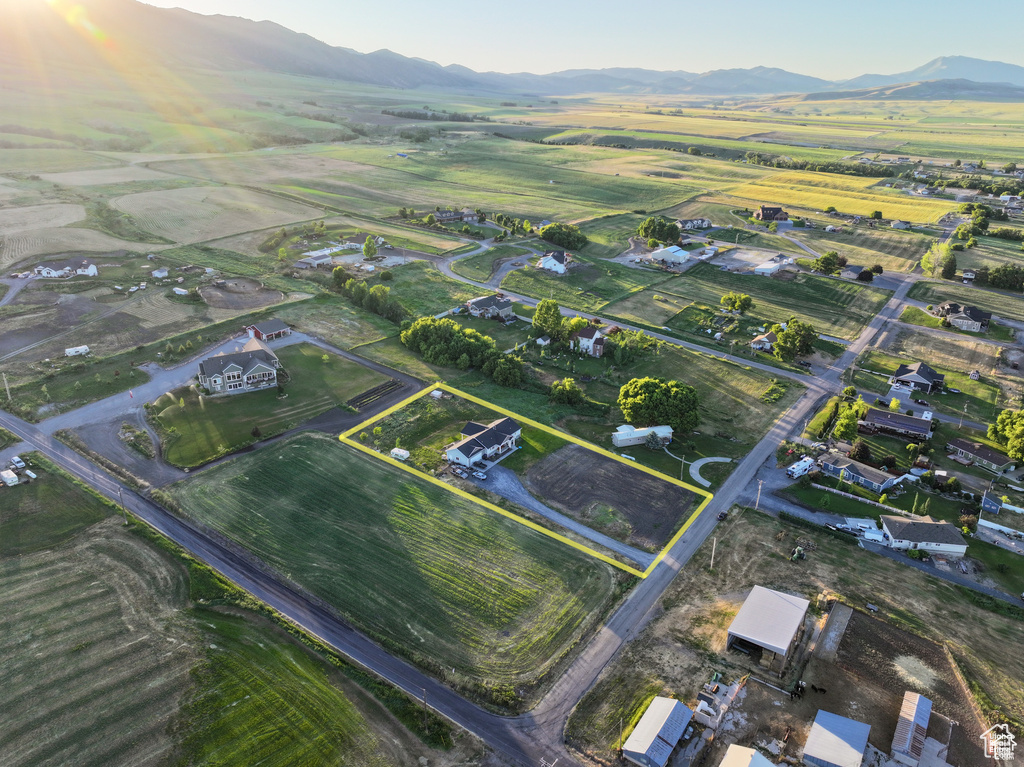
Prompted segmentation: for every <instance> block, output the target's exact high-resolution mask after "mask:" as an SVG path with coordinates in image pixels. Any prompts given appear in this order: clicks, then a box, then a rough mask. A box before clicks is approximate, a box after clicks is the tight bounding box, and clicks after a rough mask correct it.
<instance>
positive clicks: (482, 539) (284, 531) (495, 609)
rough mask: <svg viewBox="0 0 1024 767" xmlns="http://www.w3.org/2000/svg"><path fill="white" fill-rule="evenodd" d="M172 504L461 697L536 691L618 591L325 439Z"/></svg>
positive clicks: (285, 445) (201, 484)
mask: <svg viewBox="0 0 1024 767" xmlns="http://www.w3.org/2000/svg"><path fill="white" fill-rule="evenodd" d="M297 477H301V478H302V481H301V482H297V481H295V480H296V478H297ZM354 478H357V479H354ZM171 491H172V493H173V494H174V495H175V497H176V498H177V499H178V500H179V502H180V504H181V506H182V508H183V509H184V510H185V512H186V513H187V514H188V515H189V516H190V517H192V518H194V519H196V520H199V521H201V522H202V523H203V524H206V525H210V526H212V527H213V528H215V529H217V530H219V531H221V532H223V533H225V534H226V535H228V536H230V537H231V538H233V539H234V540H236V541H238V542H239V543H240V544H242V545H243V546H245V547H246V548H248V549H249V550H250V551H252V552H253V553H255V554H256V555H257V556H259V557H260V558H261V559H263V561H265V562H267V563H268V564H269V565H270V566H272V567H274V568H275V569H278V570H280V571H282V572H285V573H287V574H288V575H289V576H290V577H291V578H292V579H294V580H295V581H296V582H298V583H299V584H300V585H303V586H304V587H306V588H308V589H310V590H311V591H313V592H314V593H315V594H317V595H318V596H320V597H322V598H324V599H326V600H327V601H328V602H330V603H331V604H332V605H333V606H334V607H336V608H337V609H339V610H340V611H341V612H342V614H344V615H345V616H346V617H347V618H348V619H350V620H351V621H352V622H353V623H354V624H355V625H357V626H359V627H360V628H362V629H363V630H366V631H368V632H369V633H370V634H371V635H373V636H374V637H376V638H377V639H378V640H379V641H382V642H384V644H385V645H386V646H388V647H390V648H391V649H394V650H397V651H399V652H401V653H402V654H403V655H406V656H407V657H410V658H411V659H412V660H414V661H415V662H417V663H419V664H420V665H422V666H425V667H427V668H429V669H431V670H433V671H434V672H435V673H438V674H439V675H440V676H442V678H444V679H445V680H446V681H447V682H448V683H450V684H454V685H455V686H456V688H458V687H460V686H463V685H469V687H468V688H464V689H474V690H477V691H478V692H479V691H481V688H480V687H479V685H484V686H485V687H486V688H490V687H491V686H492V685H501V686H503V685H507V684H514V685H517V686H519V685H527V686H529V685H530V684H531V683H535V682H536V681H537V680H538V679H539V678H540V677H541V676H542V675H543V674H544V673H545V672H546V671H547V670H548V669H549V668H550V667H551V664H552V663H553V662H554V661H555V660H556V659H557V658H559V657H561V656H562V655H563V654H564V653H566V652H568V650H569V648H570V647H572V645H573V644H574V643H575V642H576V641H577V640H578V638H579V636H580V635H581V634H582V633H583V632H585V631H587V630H588V629H589V628H591V627H592V626H593V625H594V624H595V622H596V621H598V620H599V619H600V617H601V615H602V614H603V612H604V609H605V607H606V606H607V605H608V604H609V601H610V599H611V597H612V592H613V589H614V579H615V577H614V575H613V574H612V572H611V568H609V567H608V566H607V565H604V564H602V563H601V562H599V561H598V560H595V559H593V558H591V557H589V556H587V555H585V554H583V553H581V552H578V551H576V550H575V549H572V548H570V547H568V546H566V545H565V544H562V543H559V542H558V541H555V540H553V539H551V538H548V537H547V536H544V535H541V534H539V533H536V532H534V531H533V530H530V529H529V528H526V527H524V526H523V525H520V524H517V523H515V522H513V521H511V520H508V519H505V518H504V517H500V516H498V515H497V514H494V513H493V512H490V511H487V510H486V509H483V508H481V507H479V506H477V505H476V504H474V503H471V502H469V501H466V500H463V499H461V498H458V497H456V496H453V495H451V494H450V493H448V492H446V491H445V490H442V489H441V488H437V487H434V486H433V485H430V484H427V483H426V482H424V481H422V480H420V479H418V478H416V477H414V476H411V475H408V474H406V473H404V472H402V471H400V470H398V469H396V468H393V467H391V466H389V465H387V464H385V463H383V462H381V461H379V460H377V459H375V458H372V457H370V456H367V455H364V454H362V453H360V452H358V451H356V450H355V449H353V448H350V447H347V446H345V445H342V444H340V443H339V442H338V441H337V440H336V439H334V438H332V437H326V436H323V435H311V434H307V435H302V436H299V437H296V438H293V439H290V440H287V441H284V442H279V443H275V444H271V445H267V446H265V447H264V448H263V449H261V450H259V451H258V452H256V453H251V454H248V455H245V456H242V457H240V458H237V459H235V460H233V461H230V462H228V463H223V464H220V465H218V466H215V467H213V468H212V469H210V470H209V471H206V472H203V473H202V474H201V475H198V476H196V477H194V478H191V479H189V480H186V481H185V482H182V483H179V484H177V485H175V486H173V487H172V489H171ZM353 584H372V585H373V586H372V588H363V587H359V588H353ZM453 669H454V672H453ZM502 689H505V688H504V687H502ZM524 692H525V691H524V690H523V688H522V687H519V689H517V690H516V692H515V693H513V692H512V691H511V690H509V692H508V695H512V696H515V695H517V694H518V695H523V693H524ZM496 699H497V698H496ZM504 702H505V704H506V705H508V703H509V701H507V700H506V701H504Z"/></svg>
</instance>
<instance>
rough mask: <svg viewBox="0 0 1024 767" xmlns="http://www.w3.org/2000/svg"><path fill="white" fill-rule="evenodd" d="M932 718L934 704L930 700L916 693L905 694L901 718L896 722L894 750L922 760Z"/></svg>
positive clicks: (901, 707) (908, 692)
mask: <svg viewBox="0 0 1024 767" xmlns="http://www.w3.org/2000/svg"><path fill="white" fill-rule="evenodd" d="M931 716H932V702H931V701H930V700H928V698H926V697H924V696H923V695H920V694H918V693H916V692H910V691H907V692H906V693H904V695H903V705H902V706H900V718H899V719H898V720H897V721H896V735H895V737H893V739H892V750H893V751H899V752H900V753H904V754H909V755H911V756H913V757H914V758H915V759H920V758H921V754H922V753H923V751H924V739H925V735H926V734H927V732H928V721H929V720H930V719H931Z"/></svg>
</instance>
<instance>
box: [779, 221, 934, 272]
mask: <svg viewBox="0 0 1024 767" xmlns="http://www.w3.org/2000/svg"><path fill="white" fill-rule="evenodd" d="M828 223H829V222H828V220H827V219H825V220H822V221H818V226H819V227H820V228H816V229H798V228H794V229H791V230H789V231H788V232H787V234H788V235H790V236H794V237H796V238H797V239H799V240H801V241H802V242H805V243H806V244H807V245H809V246H810V247H811V248H813V249H814V250H816V251H818V252H819V253H824V252H825V251H827V250H834V251H836V252H837V253H839V255H841V256H846V258H847V259H848V260H849V262H850V263H851V264H858V265H862V266H872V265H873V264H881V265H882V267H883V268H884V269H885V270H886V271H908V270H910V269H912V268H913V267H914V264H916V263H917V261H918V260H920V258H921V256H923V255H924V253H925V251H926V250H928V246H929V245H930V244H931V238H930V237H927V236H925V235H921V234H916V233H914V232H909V231H906V230H902V231H901V230H899V229H871V228H869V227H866V226H863V225H861V226H851V225H849V224H846V223H843V224H842V229H843V231H842V232H840V233H833V232H826V231H825V230H824V227H825V226H827V225H828Z"/></svg>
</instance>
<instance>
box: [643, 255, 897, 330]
mask: <svg viewBox="0 0 1024 767" xmlns="http://www.w3.org/2000/svg"><path fill="white" fill-rule="evenodd" d="M729 291H738V292H740V293H746V294H747V295H749V296H750V297H751V298H753V299H754V308H753V309H752V310H751V312H750V320H754V319H761V320H762V322H763V324H773V323H776V322H785V321H786V320H788V319H789V318H790V317H796V318H797V319H799V320H801V321H804V322H810V323H811V324H812V325H814V328H815V330H817V331H818V332H819V333H824V334H825V335H830V336H836V337H838V338H850V339H852V338H856V336H857V335H858V334H859V333H860V332H861V330H863V328H864V326H865V325H866V324H867V323H868V322H870V320H871V319H872V318H873V317H874V316H875V314H877V313H878V310H879V309H881V307H882V306H883V305H884V304H885V302H886V301H887V300H888V299H889V295H890V294H889V292H888V291H884V290H879V289H877V288H871V287H866V286H864V285H861V284H858V283H854V282H847V281H845V280H834V279H829V278H827V277H817V276H815V275H810V274H792V273H789V274H787V276H786V277H785V278H783V279H777V278H775V277H767V278H766V277H761V276H755V275H741V274H736V273H733V272H723V271H721V270H719V269H718V268H717V267H715V266H713V265H711V264H697V265H696V266H694V267H693V268H691V269H689V270H688V271H687V272H686V273H685V274H682V275H680V276H678V277H674V278H672V279H670V280H669V281H668V282H665V283H663V284H660V285H658V287H657V290H656V291H648V292H649V293H651V295H652V300H653V295H654V293H657V294H660V295H663V296H664V295H666V294H667V295H669V296H677V297H679V298H681V299H683V300H685V301H687V302H695V303H697V304H700V305H704V306H708V307H711V308H712V310H717V309H718V308H719V301H720V300H721V298H722V296H723V295H725V294H726V293H728V292H729ZM669 324H670V326H671V323H669Z"/></svg>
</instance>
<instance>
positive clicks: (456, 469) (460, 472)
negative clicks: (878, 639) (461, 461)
mask: <svg viewBox="0 0 1024 767" xmlns="http://www.w3.org/2000/svg"><path fill="white" fill-rule="evenodd" d="M452 474H454V475H455V476H456V477H462V478H463V479H466V477H468V476H469V475H468V474H467V473H466V472H465V471H464V470H463V469H460V468H459V467H458V466H452Z"/></svg>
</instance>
